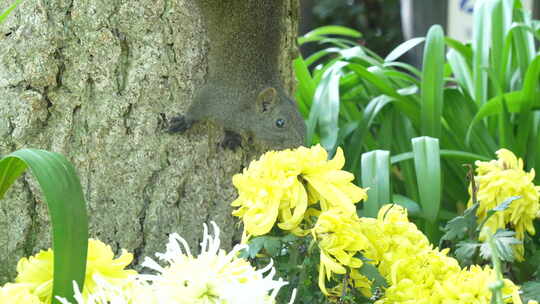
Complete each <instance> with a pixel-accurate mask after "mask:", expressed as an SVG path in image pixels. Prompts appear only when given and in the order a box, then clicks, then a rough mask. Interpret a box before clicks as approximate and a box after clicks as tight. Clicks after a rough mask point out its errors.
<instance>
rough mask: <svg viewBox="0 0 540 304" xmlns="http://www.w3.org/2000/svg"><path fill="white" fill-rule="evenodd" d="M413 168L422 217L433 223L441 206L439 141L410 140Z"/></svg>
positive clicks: (421, 138)
mask: <svg viewBox="0 0 540 304" xmlns="http://www.w3.org/2000/svg"><path fill="white" fill-rule="evenodd" d="M412 146H413V154H414V168H415V170H416V180H417V182H418V190H419V194H420V205H421V206H422V211H423V213H424V217H425V219H426V220H428V221H429V222H431V223H435V221H436V220H437V216H438V214H439V209H440V205H441V158H440V152H439V140H438V139H436V138H431V137H427V136H425V137H417V138H413V139H412Z"/></svg>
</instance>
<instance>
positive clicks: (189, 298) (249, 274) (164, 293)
mask: <svg viewBox="0 0 540 304" xmlns="http://www.w3.org/2000/svg"><path fill="white" fill-rule="evenodd" d="M212 226H213V227H214V237H212V236H211V235H209V233H208V227H207V226H206V225H204V237H203V240H202V242H201V253H200V254H199V255H198V256H197V257H194V256H193V255H192V254H191V252H190V250H189V246H188V245H187V243H186V241H185V240H184V239H183V238H182V237H180V236H179V235H178V234H176V233H174V234H172V235H170V236H169V243H168V244H167V251H166V252H165V253H156V256H157V257H158V259H159V260H161V261H163V262H165V263H167V264H168V265H167V266H165V267H162V266H161V265H159V264H158V263H157V262H156V261H154V260H152V259H150V258H148V257H147V258H146V259H145V260H144V263H143V266H145V267H148V268H150V269H153V270H155V271H157V274H156V275H141V278H143V279H145V280H147V281H149V282H151V287H152V289H153V291H154V294H155V295H156V298H157V302H158V303H171V304H172V303H177V304H199V303H200V304H203V303H204V304H214V303H215V304H218V303H219V304H244V303H245V304H248V303H249V304H270V303H274V302H275V297H276V295H277V293H278V291H279V289H280V288H281V287H282V286H283V285H286V284H287V283H286V282H284V281H283V280H281V279H279V280H277V281H275V280H273V279H272V277H273V276H274V274H275V270H274V269H273V267H272V264H270V265H268V266H267V267H265V268H264V269H260V270H256V269H255V268H253V266H251V265H250V264H249V262H248V261H246V260H244V259H240V258H238V257H237V254H238V252H239V251H240V250H241V249H243V248H245V246H241V245H237V246H235V247H234V248H233V250H232V251H231V252H230V253H228V254H227V253H226V252H225V251H224V250H221V249H220V248H219V247H220V240H219V228H218V227H217V225H216V224H215V223H214V222H212ZM268 271H270V272H269V273H268V274H267V275H266V276H265V275H264V274H265V273H267V272H268ZM291 303H292V301H291Z"/></svg>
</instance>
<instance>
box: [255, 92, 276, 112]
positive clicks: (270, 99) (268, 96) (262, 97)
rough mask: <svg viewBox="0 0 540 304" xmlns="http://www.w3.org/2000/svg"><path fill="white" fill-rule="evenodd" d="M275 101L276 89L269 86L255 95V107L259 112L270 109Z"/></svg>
mask: <svg viewBox="0 0 540 304" xmlns="http://www.w3.org/2000/svg"><path fill="white" fill-rule="evenodd" d="M276 103H277V91H276V89H274V88H272V87H270V88H266V89H264V90H262V91H261V92H260V93H259V96H257V109H258V110H259V111H260V112H266V111H269V110H271V109H272V108H273V107H274V106H275V105H276Z"/></svg>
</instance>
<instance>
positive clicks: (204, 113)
mask: <svg viewBox="0 0 540 304" xmlns="http://www.w3.org/2000/svg"><path fill="white" fill-rule="evenodd" d="M285 1H286V0H195V3H196V4H197V5H198V7H199V9H200V11H201V15H202V18H203V21H204V23H205V26H206V31H207V33H208V38H209V41H210V47H209V52H208V66H209V68H208V69H209V71H208V74H207V78H206V84H205V85H203V86H202V87H200V88H198V89H196V91H195V95H194V99H193V102H192V104H191V106H190V107H189V109H188V111H187V113H185V114H184V115H180V116H178V117H174V118H172V119H171V121H170V127H169V132H170V133H175V132H185V131H186V130H187V129H189V128H190V127H191V126H192V125H193V123H195V122H197V121H200V120H210V121H213V122H215V123H217V124H219V125H221V126H223V127H224V129H225V131H226V133H225V141H224V143H223V144H224V146H225V147H228V148H233V149H234V148H235V147H236V146H238V145H239V144H240V142H241V138H239V136H238V134H241V135H243V136H247V137H253V139H254V140H255V141H259V142H261V144H263V145H265V146H267V147H269V148H276V149H280V148H293V147H297V146H300V145H303V144H304V138H305V134H306V126H305V123H304V120H303V118H302V117H301V115H300V113H299V112H298V109H297V107H296V104H295V103H294V101H292V100H291V99H290V98H289V97H287V95H286V94H285V92H284V90H283V89H282V88H281V85H280V81H279V75H280V73H279V54H280V45H281V43H280V40H281V39H280V38H281V37H280V35H281V33H282V24H281V22H280V20H281V19H282V16H280V12H283V11H284V10H285Z"/></svg>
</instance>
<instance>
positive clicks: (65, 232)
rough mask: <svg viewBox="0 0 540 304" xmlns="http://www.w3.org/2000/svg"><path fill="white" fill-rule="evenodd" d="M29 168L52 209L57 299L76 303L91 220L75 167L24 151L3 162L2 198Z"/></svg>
mask: <svg viewBox="0 0 540 304" xmlns="http://www.w3.org/2000/svg"><path fill="white" fill-rule="evenodd" d="M26 168H30V171H31V172H32V175H33V176H34V177H35V178H36V180H37V181H38V183H39V185H40V187H41V191H43V195H44V197H45V202H46V203H47V206H48V209H49V215H50V217H51V224H52V242H53V246H52V247H53V250H54V269H53V271H54V272H53V273H54V281H53V301H52V302H53V303H59V301H58V300H56V298H55V296H60V297H63V298H65V299H67V300H69V301H74V298H73V295H74V291H73V284H72V282H73V281H75V282H77V284H78V286H79V288H81V289H82V288H83V286H84V285H83V284H84V276H85V267H86V255H87V246H88V218H87V214H86V205H85V201H84V195H83V192H82V188H81V184H80V181H79V178H78V176H77V173H76V172H75V168H73V166H72V165H71V163H70V162H69V161H68V160H67V159H66V158H65V157H63V156H62V155H60V154H58V153H53V152H48V151H44V150H35V149H23V150H18V151H15V152H13V153H11V154H9V155H7V156H5V157H3V158H2V159H1V160H0V198H2V197H3V196H4V194H5V193H6V191H7V189H8V188H9V186H11V184H12V183H13V182H14V181H15V179H17V178H18V177H19V176H20V175H21V174H22V173H23V172H24V171H25V169H26Z"/></svg>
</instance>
